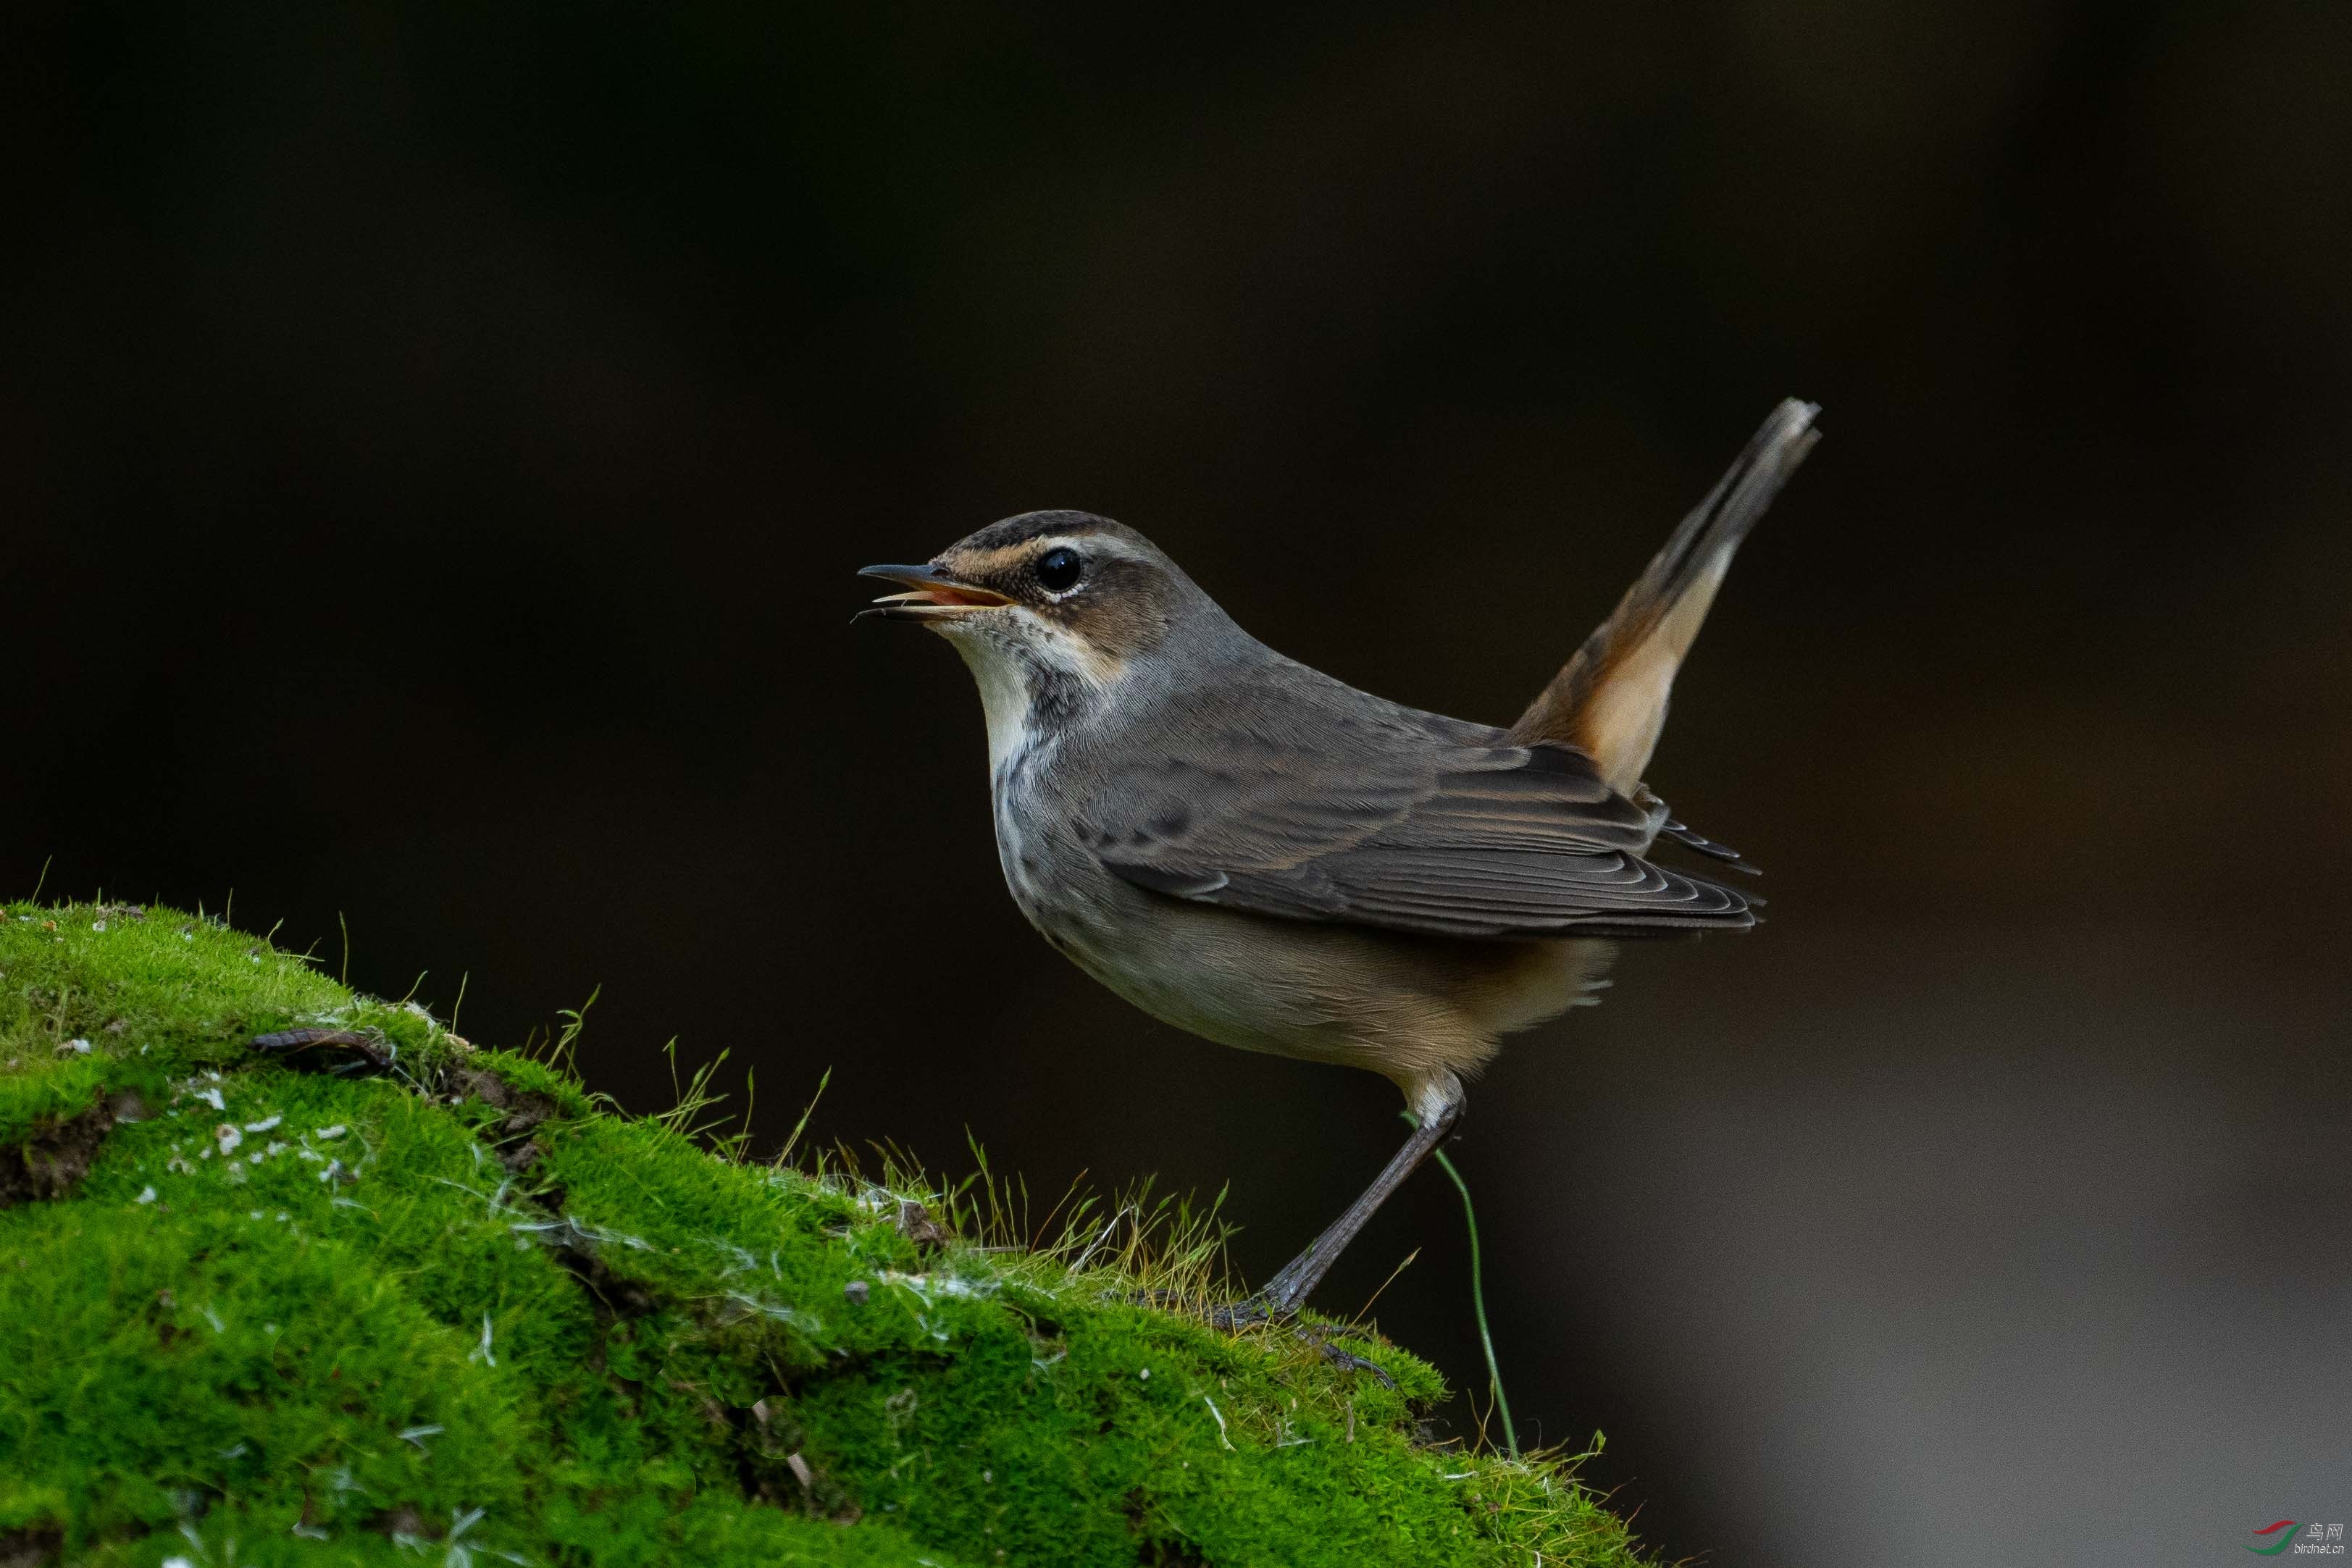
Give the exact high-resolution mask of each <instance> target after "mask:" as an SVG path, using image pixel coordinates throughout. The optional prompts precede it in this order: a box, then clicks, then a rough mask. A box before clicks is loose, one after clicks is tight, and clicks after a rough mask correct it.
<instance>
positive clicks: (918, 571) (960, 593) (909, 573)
mask: <svg viewBox="0 0 2352 1568" xmlns="http://www.w3.org/2000/svg"><path fill="white" fill-rule="evenodd" d="M857 575H858V576H860V577H878V578H880V579H881V580H883V581H885V582H903V583H905V584H906V585H907V587H908V589H909V590H910V591H909V592H906V593H889V594H885V595H883V596H882V597H881V598H879V599H877V600H876V601H874V607H873V608H872V609H870V610H861V611H859V612H857V615H856V619H857V620H859V621H863V620H865V619H866V617H867V616H868V615H878V616H880V617H881V618H882V619H883V620H885V621H946V620H950V619H953V618H954V617H957V616H960V615H966V614H969V613H971V612H972V611H975V610H989V609H993V608H994V607H995V606H997V605H1000V604H1010V603H1012V602H1013V601H1012V600H1010V599H1008V598H1006V597H1005V596H1004V595H1003V594H1002V593H998V592H996V591H994V590H993V589H987V588H978V587H974V586H973V585H972V584H971V583H968V582H958V581H957V580H955V579H954V578H952V577H950V576H949V575H948V574H947V573H946V572H944V571H941V570H940V569H939V568H938V567H936V566H869V567H867V568H866V569H865V570H862V571H860V572H859V573H858V574H857Z"/></svg>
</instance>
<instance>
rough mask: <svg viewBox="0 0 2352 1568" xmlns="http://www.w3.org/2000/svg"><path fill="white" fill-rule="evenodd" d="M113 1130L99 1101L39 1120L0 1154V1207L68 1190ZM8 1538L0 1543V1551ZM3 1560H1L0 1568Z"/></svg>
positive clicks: (109, 1113) (111, 1117) (85, 1171)
mask: <svg viewBox="0 0 2352 1568" xmlns="http://www.w3.org/2000/svg"><path fill="white" fill-rule="evenodd" d="M113 1125H114V1113H113V1112H112V1111H111V1110H110V1109H109V1108H108V1106H107V1103H106V1102H105V1101H103V1100H101V1101H100V1102H99V1103H97V1104H95V1105H92V1106H91V1107H90V1108H89V1110H87V1111H84V1112H83V1113H81V1114H79V1115H78V1116H62V1117H55V1118H52V1119H49V1120H47V1121H43V1122H41V1123H39V1124H37V1125H36V1126H35V1127H34V1129H33V1135H32V1136H31V1137H29V1138H27V1139H26V1140H25V1141H24V1142H23V1143H21V1144H18V1145H16V1146H15V1147H14V1148H10V1149H5V1150H0V1208H13V1207H16V1205H17V1204H20V1203H30V1202H32V1201H33V1200H35V1199H36V1198H44V1197H61V1196H63V1195H64V1194H66V1193H68V1192H70V1191H72V1190H73V1187H74V1185H75V1184H76V1183H77V1182H79V1181H80V1180H81V1178H82V1177H83V1176H87V1175H88V1174H89V1162H90V1161H92V1160H94V1159H96V1158H97V1157H98V1148H99V1145H100V1144H103V1143H104V1142H106V1134H107V1133H108V1132H109V1131H110V1129H111V1128H112V1127H113ZM10 1539H14V1538H13V1537H9V1538H0V1546H5V1542H6V1540H10ZM8 1561H10V1559H8V1558H7V1557H6V1556H5V1555H0V1564H5V1563H7V1562H8Z"/></svg>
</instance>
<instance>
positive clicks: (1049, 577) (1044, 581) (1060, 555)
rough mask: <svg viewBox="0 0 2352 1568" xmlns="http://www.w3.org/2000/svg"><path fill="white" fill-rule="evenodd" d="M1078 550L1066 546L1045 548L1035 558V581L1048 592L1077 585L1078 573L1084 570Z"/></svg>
mask: <svg viewBox="0 0 2352 1568" xmlns="http://www.w3.org/2000/svg"><path fill="white" fill-rule="evenodd" d="M1086 564H1087V563H1086V562H1085V561H1083V560H1080V559H1078V552H1077V551H1076V550H1074V549H1068V548H1067V547H1066V546H1065V547H1058V548H1056V549H1049V550H1047V551H1046V552H1045V554H1044V555H1041V556H1039V557H1038V558H1037V581H1038V582H1039V583H1040V584H1041V585H1042V586H1043V587H1044V588H1045V591H1046V592H1048V593H1059V592H1061V591H1063V590H1064V589H1066V588H1075V587H1076V586H1077V582H1078V574H1079V573H1080V572H1081V571H1083V570H1086Z"/></svg>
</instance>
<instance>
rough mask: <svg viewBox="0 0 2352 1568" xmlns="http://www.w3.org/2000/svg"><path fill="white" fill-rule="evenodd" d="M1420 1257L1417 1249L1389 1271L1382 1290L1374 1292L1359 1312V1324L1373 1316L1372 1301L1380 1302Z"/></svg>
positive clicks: (1357, 1318) (1357, 1316) (1357, 1315)
mask: <svg viewBox="0 0 2352 1568" xmlns="http://www.w3.org/2000/svg"><path fill="white" fill-rule="evenodd" d="M1420 1256H1421V1249H1420V1248H1418V1247H1416V1248H1414V1249H1412V1251H1410V1252H1408V1253H1406V1254H1405V1255H1404V1261H1403V1262H1402V1263H1399V1264H1398V1265H1397V1266H1396V1267H1395V1268H1393V1269H1391V1270H1389V1277H1388V1278H1387V1279H1385V1280H1382V1281H1381V1288H1380V1289H1379V1290H1377V1291H1373V1292H1372V1294H1371V1300H1370V1301H1366V1302H1365V1303H1364V1304H1363V1306H1362V1307H1360V1308H1359V1309H1358V1310H1357V1312H1356V1321H1357V1322H1363V1321H1364V1320H1365V1319H1366V1318H1368V1317H1370V1316H1371V1315H1372V1301H1379V1300H1380V1299H1381V1296H1382V1295H1383V1294H1384V1293H1385V1292H1386V1291H1387V1290H1388V1288H1389V1287H1390V1286H1391V1285H1393V1284H1395V1283H1396V1282H1397V1276H1398V1275H1399V1274H1402V1273H1403V1272H1404V1271H1405V1270H1407V1269H1410V1268H1412V1260H1414V1259H1416V1258H1418V1257H1420Z"/></svg>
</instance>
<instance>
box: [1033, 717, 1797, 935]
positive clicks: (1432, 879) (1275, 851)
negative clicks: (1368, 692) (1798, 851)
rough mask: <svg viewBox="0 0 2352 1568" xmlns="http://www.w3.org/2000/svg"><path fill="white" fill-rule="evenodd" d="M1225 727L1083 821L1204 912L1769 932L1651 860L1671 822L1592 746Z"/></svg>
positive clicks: (1404, 727)
mask: <svg viewBox="0 0 2352 1568" xmlns="http://www.w3.org/2000/svg"><path fill="white" fill-rule="evenodd" d="M1487 737H1491V741H1492V743H1491V744H1488V743H1486V738H1487ZM1195 738H1196V739H1202V740H1205V739H1208V738H1210V737H1201V736H1199V735H1198V733H1197V732H1195ZM1213 738H1214V744H1213V745H1212V746H1197V747H1188V749H1192V751H1193V753H1194V756H1195V757H1213V758H1214V759H1215V761H1214V765H1213V766H1209V765H1205V764H1203V763H1202V762H1199V761H1193V760H1189V759H1185V758H1166V759H1163V760H1160V761H1158V762H1155V763H1154V764H1152V765H1150V767H1148V768H1129V769H1124V770H1122V772H1121V774H1120V776H1119V777H1118V779H1116V780H1115V781H1113V782H1112V783H1111V784H1110V786H1109V787H1108V788H1105V789H1102V790H1100V791H1098V792H1097V794H1096V796H1095V798H1094V800H1093V801H1092V802H1090V803H1089V805H1088V806H1087V808H1086V809H1085V810H1083V811H1082V812H1081V813H1080V820H1079V821H1077V823H1076V828H1077V830H1078V831H1079V833H1080V835H1081V837H1082V838H1083V839H1084V840H1085V841H1087V844H1088V846H1089V847H1090V848H1092V849H1093V850H1094V852H1096V854H1097V856H1098V857H1099V858H1100V859H1101V861H1102V862H1103V863H1104V865H1106V866H1107V867H1108V868H1109V869H1110V870H1111V871H1112V872H1114V873H1117V874H1118V875H1119V876H1120V877H1123V878H1125V879H1126V880H1127V881H1129V882H1131V883H1135V884H1136V885H1138V886H1140V887H1145V888H1150V889H1151V890H1152V891H1154V892H1157V893H1162V894H1170V895H1171V896H1174V897H1178V898H1185V899H1192V900H1194V901H1196V902H1199V903H1203V904H1218V905H1221V906H1223V907H1226V908H1231V909H1242V910H1248V911H1250V912H1253V913H1255V914H1259V915H1279V916H1283V917H1286V918H1289V919H1295V920H1316V921H1332V922H1339V923H1344V924H1351V925H1372V926H1381V927H1385V928H1388V929H1391V930H1399V931H1416V932H1423V933H1427V934H1430V935H1433V936H1465V937H1526V936H1577V935H1593V934H1604V933H1614V934H1626V935H1632V934H1636V933H1640V932H1643V931H1653V930H1667V929H1677V928H1689V927H1694V926H1727V927H1737V926H1744V925H1752V924H1753V923H1754V916H1753V915H1750V914H1749V912H1748V902H1747V901H1746V900H1745V899H1743V898H1742V897H1741V896H1740V895H1739V894H1737V893H1735V892H1733V891H1731V890H1730V889H1728V888H1724V887H1718V886H1717V885H1716V884H1714V883H1709V882H1705V881H1702V880H1700V879H1698V878H1696V877H1691V876H1685V875H1683V874H1680V873H1675V872H1671V871H1666V870H1664V869H1662V868H1660V867H1658V866H1655V865H1653V864H1651V863H1650V862H1648V861H1646V860H1643V858H1642V856H1641V854H1640V851H1641V849H1642V848H1643V846H1644V845H1646V844H1647V843H1648V841H1649V840H1650V837H1651V835H1652V833H1653V832H1654V820H1653V819H1652V818H1651V816H1650V815H1649V814H1648V813H1646V812H1644V811H1643V810H1641V809H1640V808H1638V807H1636V806H1634V805H1633V803H1632V802H1631V801H1629V800H1625V799H1624V798H1623V797H1622V796H1621V795H1619V794H1617V793H1616V792H1615V791H1614V790H1612V789H1610V788H1609V787H1608V786H1607V785H1606V784H1604V783H1602V782H1601V779H1600V777H1599V775H1598V774H1597V773H1596V771H1595V770H1594V768H1593V765H1592V763H1591V759H1589V758H1586V757H1584V756H1583V755H1582V754H1581V753H1580V752H1576V751H1572V750H1570V749H1567V748H1565V747H1557V746H1548V745H1538V746H1512V745H1509V744H1507V742H1505V741H1504V740H1503V737H1501V735H1500V734H1499V732H1496V731H1490V730H1484V729H1483V727H1478V726H1471V725H1464V724H1457V723H1456V722H1455V721H1453V720H1446V719H1438V718H1435V717H1434V716H1427V715H1415V714H1412V713H1411V712H1410V710H1402V709H1389V710H1388V711H1387V712H1386V713H1384V714H1381V715H1379V716H1365V717H1364V718H1362V719H1360V721H1359V722H1358V724H1357V725H1356V726H1354V727H1351V729H1350V730H1349V733H1348V734H1346V735H1344V736H1339V737H1320V738H1323V739H1326V740H1329V741H1332V742H1333V744H1329V745H1326V746H1321V747H1314V748H1313V749H1312V750H1311V752H1308V753H1307V754H1304V755H1302V747H1301V746H1300V744H1299V737H1297V736H1296V735H1295V734H1294V735H1291V736H1289V737H1283V736H1281V735H1279V734H1276V733H1267V734H1265V735H1262V736H1258V737H1251V736H1236V735H1233V734H1221V735H1218V736H1216V737H1213ZM1113 801H1115V802H1118V805H1117V807H1116V809H1111V808H1109V807H1108V802H1113Z"/></svg>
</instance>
